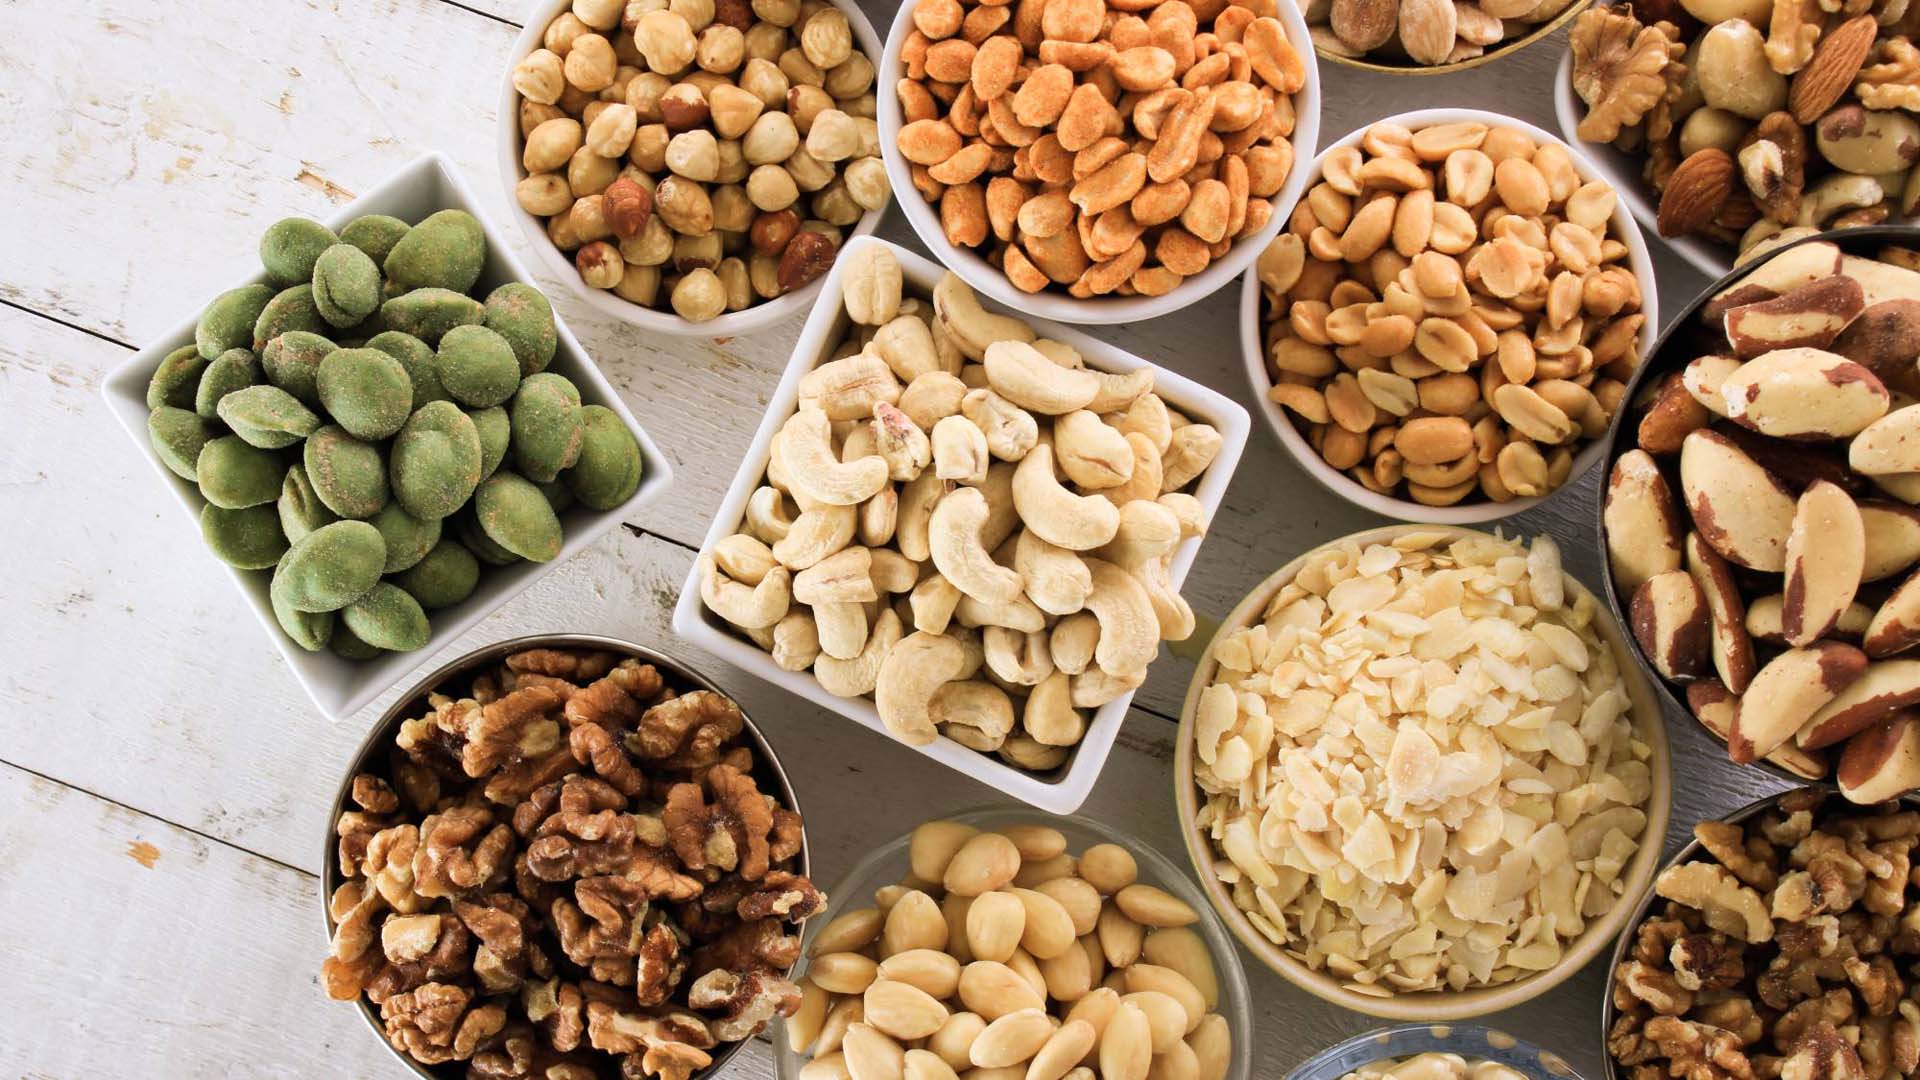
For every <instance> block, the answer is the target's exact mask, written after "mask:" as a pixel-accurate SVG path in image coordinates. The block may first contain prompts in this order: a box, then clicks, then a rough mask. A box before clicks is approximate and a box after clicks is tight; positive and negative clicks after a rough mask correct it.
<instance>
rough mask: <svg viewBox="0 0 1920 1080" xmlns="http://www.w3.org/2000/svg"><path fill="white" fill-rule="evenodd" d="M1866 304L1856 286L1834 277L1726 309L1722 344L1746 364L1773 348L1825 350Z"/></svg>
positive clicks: (1857, 284)
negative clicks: (1724, 334)
mask: <svg viewBox="0 0 1920 1080" xmlns="http://www.w3.org/2000/svg"><path fill="white" fill-rule="evenodd" d="M1865 306H1866V294H1865V293H1864V292H1863V291H1862V290H1861V288H1860V283H1859V282H1857V281H1855V280H1853V279H1852V278H1849V277H1843V276H1840V275H1835V276H1833V277H1829V278H1822V279H1821V280H1819V281H1815V282H1811V283H1809V284H1806V285H1802V286H1800V287H1799V288H1797V289H1794V290H1793V291H1791V292H1788V293H1784V294H1782V295H1780V296H1776V297H1772V298H1770V299H1766V300H1761V301H1757V302H1755V303H1751V304H1743V305H1741V306H1739V307H1736V308H1732V309H1729V310H1728V311H1727V313H1726V316H1725V328H1726V334H1727V341H1728V342H1729V343H1731V344H1732V346H1733V351H1734V355H1735V356H1736V357H1738V358H1740V359H1741V360H1751V359H1754V358H1755V357H1758V356H1760V355H1761V354H1763V353H1768V352H1772V351H1773V350H1775V349H1789V348H1814V349H1825V348H1826V347H1827V346H1828V345H1830V344H1832V343H1833V340H1834V338H1836V337H1838V336H1839V335H1840V331H1841V330H1842V329H1844V328H1845V327H1846V325H1847V324H1848V323H1850V322H1852V321H1853V319H1854V317H1855V316H1857V315H1859V314H1860V311H1861V309H1862V308H1864V307H1865Z"/></svg>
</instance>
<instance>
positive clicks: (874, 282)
mask: <svg viewBox="0 0 1920 1080" xmlns="http://www.w3.org/2000/svg"><path fill="white" fill-rule="evenodd" d="M841 277H842V281H843V285H842V288H841V295H842V300H843V301H844V303H845V304H846V308H847V317H848V318H850V319H852V320H853V321H854V322H856V323H863V324H865V325H868V326H878V325H880V324H882V323H885V322H887V321H888V320H890V319H892V318H893V317H894V316H895V315H897V314H899V312H900V288H901V285H902V281H901V275H900V260H899V259H897V258H895V257H894V254H893V251H892V250H891V249H890V248H887V247H885V246H884V245H881V244H868V245H866V246H864V247H858V248H855V249H854V250H853V251H852V252H850V253H848V255H847V265H846V267H845V268H844V269H843V270H842V271H841Z"/></svg>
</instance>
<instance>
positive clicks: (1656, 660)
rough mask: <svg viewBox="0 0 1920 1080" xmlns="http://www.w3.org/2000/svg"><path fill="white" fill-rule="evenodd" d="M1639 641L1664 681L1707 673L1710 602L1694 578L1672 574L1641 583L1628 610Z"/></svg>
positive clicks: (1681, 571) (1680, 571)
mask: <svg viewBox="0 0 1920 1080" xmlns="http://www.w3.org/2000/svg"><path fill="white" fill-rule="evenodd" d="M1628 615H1629V618H1630V620H1631V621H1632V624H1633V636H1634V640H1635V641H1637V642H1639V644H1640V651H1641V652H1643V653H1645V654H1646V657H1647V660H1648V662H1649V663H1651V664H1652V665H1653V668H1654V670H1655V671H1658V672H1659V673H1660V675H1661V677H1663V678H1667V679H1691V678H1695V677H1697V676H1699V675H1701V674H1704V673H1705V672H1706V669H1707V665H1708V662H1709V660H1710V659H1711V656H1712V653H1711V651H1710V650H1711V644H1712V636H1711V635H1712V631H1711V628H1710V627H1711V622H1710V620H1709V618H1708V612H1707V601H1706V597H1705V595H1704V594H1702V593H1701V591H1700V586H1699V585H1698V584H1696V583H1695V582H1694V580H1693V575H1691V574H1688V573H1687V572H1686V571H1684V570H1669V571H1668V572H1666V573H1664V574H1656V575H1655V576H1653V577H1651V578H1648V579H1647V580H1646V581H1643V582H1641V583H1640V587H1639V588H1638V589H1635V590H1634V591H1633V602H1632V604H1631V605H1630V606H1629V612H1628Z"/></svg>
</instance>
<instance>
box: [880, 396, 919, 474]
mask: <svg viewBox="0 0 1920 1080" xmlns="http://www.w3.org/2000/svg"><path fill="white" fill-rule="evenodd" d="M872 432H873V445H874V452H875V453H877V454H879V455H880V458H881V460H882V461H885V462H886V463H887V476H888V477H889V478H891V479H894V480H898V481H901V482H905V481H908V480H911V479H913V478H914V477H916V476H919V475H920V470H922V469H924V468H926V467H927V463H928V462H930V461H932V460H933V444H932V443H931V442H930V441H928V439H927V433H926V432H924V431H921V430H920V425H918V424H916V423H914V422H913V418H912V417H909V416H908V415H907V414H906V413H904V412H901V411H900V410H899V409H898V408H896V407H894V406H892V405H889V404H887V403H886V402H884V401H876V402H874V403H873V427H872Z"/></svg>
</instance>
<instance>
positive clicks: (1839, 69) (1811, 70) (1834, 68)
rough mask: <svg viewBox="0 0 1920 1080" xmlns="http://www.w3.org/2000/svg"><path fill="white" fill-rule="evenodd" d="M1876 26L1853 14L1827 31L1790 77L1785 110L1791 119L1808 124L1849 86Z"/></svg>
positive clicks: (1820, 115) (1864, 55)
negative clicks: (1805, 60) (1809, 56)
mask: <svg viewBox="0 0 1920 1080" xmlns="http://www.w3.org/2000/svg"><path fill="white" fill-rule="evenodd" d="M1878 32H1879V24H1878V22H1877V21H1876V20H1875V19H1874V17H1873V16H1872V15H1856V16H1854V17H1853V18H1851V19H1848V20H1847V21H1846V22H1843V23H1841V24H1840V25H1839V26H1837V27H1835V28H1834V29H1832V30H1830V31H1828V32H1827V34H1826V36H1825V37H1822V38H1821V39H1820V44H1819V45H1817V46H1815V47H1814V50H1813V58H1812V59H1810V60H1808V61H1807V66H1806V67H1803V68H1801V69H1800V71H1799V72H1798V73H1797V74H1795V75H1794V77H1793V86H1792V87H1791V88H1790V89H1789V90H1788V91H1787V110H1788V111H1789V112H1791V113H1793V118H1794V120H1796V121H1798V122H1799V123H1802V124H1811V123H1813V122H1814V121H1815V120H1818V119H1820V118H1821V117H1822V116H1824V115H1826V112H1827V110H1828V109H1831V108H1833V106H1834V103H1835V102H1837V101H1839V100H1840V98H1841V96H1842V95H1844V94H1845V93H1846V92H1847V88H1848V87H1849V86H1852V85H1853V77H1854V76H1855V75H1858V74H1859V73H1860V65H1861V64H1862V63H1864V62H1865V61H1866V59H1867V52H1868V50H1870V49H1872V48H1873V39H1874V37H1875V35H1876V34H1877V33H1878Z"/></svg>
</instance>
